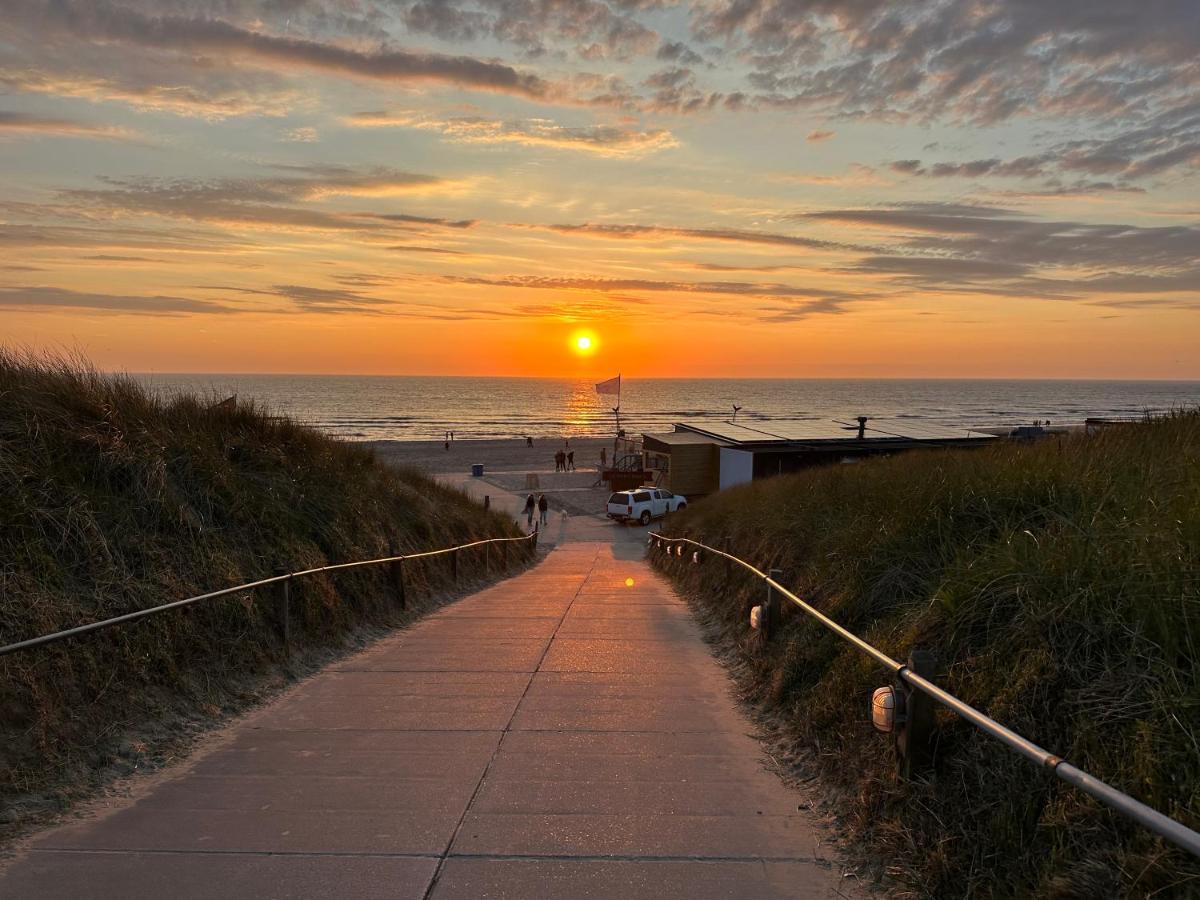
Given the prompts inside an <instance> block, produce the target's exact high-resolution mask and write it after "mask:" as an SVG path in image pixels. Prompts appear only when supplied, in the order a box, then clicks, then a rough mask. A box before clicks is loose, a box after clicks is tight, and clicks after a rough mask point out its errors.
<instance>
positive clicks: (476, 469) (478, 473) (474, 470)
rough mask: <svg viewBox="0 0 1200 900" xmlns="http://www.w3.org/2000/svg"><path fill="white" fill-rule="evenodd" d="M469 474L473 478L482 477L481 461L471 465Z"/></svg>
mask: <svg viewBox="0 0 1200 900" xmlns="http://www.w3.org/2000/svg"><path fill="white" fill-rule="evenodd" d="M471 475H472V476H473V477H475V478H482V477H483V463H475V464H474V465H473V466H471Z"/></svg>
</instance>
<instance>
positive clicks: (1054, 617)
mask: <svg viewBox="0 0 1200 900" xmlns="http://www.w3.org/2000/svg"><path fill="white" fill-rule="evenodd" d="M665 530H666V531H667V533H669V534H676V535H683V536H688V537H692V538H695V539H699V540H703V541H706V542H708V543H717V544H719V542H720V541H722V540H723V539H724V538H726V537H728V538H730V539H731V541H732V548H733V552H735V553H736V554H737V555H740V556H742V557H744V558H746V559H747V560H749V561H751V562H753V563H754V564H755V565H757V566H759V567H760V568H762V569H766V568H767V567H769V566H777V567H779V568H781V569H783V571H784V579H783V580H784V582H785V583H787V584H789V585H792V586H794V589H796V591H797V593H799V594H801V595H802V596H804V597H806V598H809V599H810V600H811V601H812V602H813V603H814V604H815V605H816V606H818V608H820V609H822V610H823V611H825V612H827V613H828V614H830V615H832V616H833V617H834V618H835V619H836V620H837V621H839V622H840V623H842V624H843V625H846V626H848V627H849V628H851V629H852V630H854V631H855V632H857V633H858V634H860V635H862V636H865V637H866V638H867V639H868V640H870V641H871V642H872V643H874V644H876V645H877V646H879V647H881V648H882V649H883V650H885V651H887V652H888V653H889V654H891V655H892V656H893V657H896V658H899V659H903V658H905V656H906V655H907V653H908V652H909V651H910V650H911V649H912V648H914V647H923V648H927V649H929V650H932V651H934V652H935V653H936V655H937V657H938V660H939V667H938V681H939V683H940V684H941V685H942V686H943V687H945V688H947V689H949V690H950V691H951V692H953V693H954V694H957V695H958V696H959V697H961V698H963V699H964V700H966V701H967V702H969V703H971V704H973V705H975V706H977V707H979V708H980V709H982V710H983V711H985V712H986V713H988V714H989V715H991V716H992V717H994V718H996V719H998V720H999V721H1001V722H1002V723H1004V724H1006V725H1008V726H1010V727H1012V728H1014V729H1015V730H1016V731H1018V732H1019V733H1021V734H1023V735H1025V736H1027V737H1029V738H1031V739H1032V740H1034V741H1035V742H1037V743H1040V744H1041V745H1042V746H1044V747H1046V748H1047V749H1048V750H1050V751H1051V752H1054V753H1058V754H1060V755H1062V756H1064V757H1065V758H1067V759H1068V760H1070V761H1071V762H1073V763H1074V764H1076V765H1078V766H1080V767H1082V768H1083V769H1085V770H1087V771H1089V772H1091V773H1093V774H1095V775H1097V776H1099V777H1101V778H1103V779H1105V780H1106V781H1108V782H1110V783H1111V784H1113V785H1115V786H1117V787H1118V788H1120V789H1122V790H1124V791H1126V792H1128V793H1130V794H1132V795H1133V796H1134V797H1137V798H1138V799H1140V800H1142V801H1143V802H1145V803H1148V804H1150V805H1151V806H1153V807H1155V808H1157V809H1159V810H1161V811H1163V812H1165V813H1167V814H1169V815H1171V816H1174V817H1175V818H1177V819H1179V820H1180V821H1182V822H1184V823H1185V824H1187V825H1189V826H1190V827H1192V828H1200V669H1198V668H1197V662H1198V660H1197V650H1198V646H1200V414H1197V413H1196V412H1179V413H1176V414H1174V415H1170V416H1167V417H1164V418H1161V419H1155V420H1152V421H1147V422H1145V423H1144V424H1138V425H1135V426H1129V427H1120V428H1113V429H1111V430H1108V431H1105V432H1103V433H1100V434H1096V435H1092V436H1082V435H1080V436H1077V437H1063V438H1061V439H1050V440H1046V441H1043V442H1041V443H1036V444H1028V445H1019V444H1007V443H1006V444H1003V445H997V446H994V447H989V448H986V449H981V450H975V451H956V452H938V451H929V452H919V453H916V452H914V453H910V454H907V455H901V456H895V457H891V458H886V459H877V460H873V461H869V462H865V463H861V464H859V465H844V466H837V467H830V468H823V469H813V470H810V471H808V472H805V473H801V474H797V475H793V476H784V477H781V478H774V479H769V480H765V481H760V482H754V483H752V484H748V485H745V486H742V487H739V488H736V489H733V490H730V491H727V492H724V493H721V494H719V495H716V496H714V497H712V498H709V499H707V500H705V501H703V502H700V503H696V504H694V505H692V506H690V507H689V508H688V510H687V511H686V512H685V513H683V514H681V515H679V516H678V517H676V518H675V519H674V520H672V521H670V522H668V523H667V525H666V528H665ZM660 564H661V563H660ZM666 568H667V569H668V570H669V571H670V572H671V573H672V574H673V575H674V577H675V578H676V580H677V581H678V582H679V583H680V585H681V587H682V588H683V589H684V590H685V592H686V593H687V595H688V596H689V598H690V599H691V600H692V601H693V602H694V604H695V605H696V607H697V608H698V609H699V610H700V612H701V614H702V615H703V616H704V618H705V619H706V620H707V622H708V623H709V624H710V625H711V626H712V627H713V628H714V629H715V632H716V633H717V634H718V635H719V640H720V642H721V643H722V645H723V646H724V648H725V649H726V650H727V651H728V653H729V657H730V659H731V660H732V661H733V664H734V669H735V671H736V672H737V674H738V675H739V678H740V683H741V686H742V688H743V690H745V691H746V693H747V695H748V696H749V697H750V699H751V701H752V702H754V703H757V704H758V705H759V706H760V708H761V711H762V712H763V714H764V715H765V716H766V717H767V719H768V720H769V721H770V722H771V723H772V725H773V727H775V728H778V729H779V734H780V735H781V738H780V739H781V740H783V741H785V742H786V743H788V744H790V747H791V749H792V750H793V751H794V753H795V758H796V760H797V762H798V764H799V765H800V766H801V767H802V768H807V769H808V770H810V771H817V772H820V773H821V774H823V776H824V779H825V784H826V785H827V786H831V787H834V788H836V789H837V792H838V793H839V794H840V797H841V800H840V802H839V803H838V804H837V806H838V808H839V810H840V812H841V814H842V816H843V821H844V822H845V823H846V825H847V827H848V828H849V830H850V831H851V832H852V833H853V834H854V835H855V836H856V837H858V838H859V839H861V840H862V841H864V842H865V844H866V845H867V846H869V847H871V848H872V850H873V851H875V853H876V855H877V856H878V858H879V859H880V860H881V861H882V863H883V865H885V866H888V867H891V868H892V869H893V870H894V873H895V875H896V877H897V878H898V880H899V882H900V883H901V884H902V885H903V887H904V888H905V889H907V890H908V891H911V892H912V894H913V895H915V896H928V897H945V898H950V897H964V896H966V897H1031V896H1049V897H1080V898H1083V897H1088V898H1092V897H1118V896H1134V897H1148V896H1155V897H1174V896H1200V860H1196V859H1194V858H1192V857H1190V856H1189V855H1188V854H1186V853H1184V852H1182V851H1178V850H1175V849H1174V848H1173V847H1171V846H1170V845H1168V844H1167V843H1166V842H1164V841H1163V840H1161V839H1159V838H1157V837H1155V836H1154V835H1152V834H1151V833H1149V832H1147V831H1146V830H1145V829H1143V828H1142V827H1141V826H1138V825H1136V824H1133V823H1132V822H1129V821H1128V820H1126V819H1124V818H1123V817H1121V816H1118V815H1116V814H1114V813H1110V812H1108V811H1107V810H1106V809H1105V808H1103V807H1101V806H1100V805H1099V804H1098V803H1097V802H1095V801H1093V800H1091V799H1090V798H1088V797H1087V796H1085V795H1084V794H1082V793H1080V792H1078V791H1076V790H1075V789H1073V788H1071V787H1069V786H1067V785H1065V784H1063V783H1061V782H1058V781H1056V780H1055V779H1054V778H1053V777H1051V776H1050V775H1049V774H1047V773H1045V772H1042V771H1039V770H1038V769H1037V768H1036V767H1035V766H1033V765H1031V764H1030V763H1028V762H1026V761H1025V760H1023V759H1021V758H1018V757H1017V756H1016V755H1014V754H1013V753H1011V752H1010V751H1009V750H1007V749H1006V748H1004V747H1003V746H1002V745H1000V744H999V743H998V742H996V741H995V740H993V739H991V738H989V737H987V736H986V735H983V734H981V733H980V732H978V731H976V730H975V729H974V728H973V727H972V726H970V725H968V724H967V723H965V722H963V721H961V720H959V719H958V718H957V717H955V716H953V714H950V713H948V712H941V713H939V723H940V729H939V742H938V747H937V764H936V770H935V773H934V775H933V777H932V778H931V779H930V780H929V781H928V782H926V783H910V784H901V783H898V782H897V781H896V779H895V777H894V775H893V761H892V758H891V756H890V752H889V745H888V743H887V741H886V740H885V739H884V738H883V737H882V736H880V735H877V734H876V733H875V732H874V731H873V730H872V729H871V726H870V724H869V722H868V714H867V702H868V698H869V696H870V691H871V690H872V689H873V688H874V687H877V686H879V685H881V684H885V683H887V681H888V679H887V677H886V675H885V673H883V672H882V671H881V670H880V669H879V668H878V667H877V666H876V665H875V664H874V663H873V662H872V661H871V660H870V659H868V658H867V657H865V656H864V655H863V654H861V653H860V652H859V651H857V650H855V649H853V648H851V647H850V646H848V645H846V644H844V643H843V642H841V641H839V640H838V639H837V638H836V637H834V636H833V635H831V634H829V633H828V632H826V631H825V630H823V629H822V628H821V627H820V626H819V625H817V624H816V623H814V622H813V621H811V620H809V619H807V618H806V617H804V616H802V615H801V614H799V612H798V611H796V614H795V615H791V616H790V617H789V619H788V622H787V625H786V628H785V631H784V633H783V634H782V635H781V637H780V638H779V639H777V640H776V641H775V642H773V643H772V644H771V645H770V646H768V647H766V648H763V647H760V646H758V642H757V641H756V640H755V639H754V638H753V637H752V635H751V634H750V630H749V628H748V624H747V623H748V615H747V609H748V607H749V605H750V604H751V603H757V602H761V597H762V591H763V590H764V589H763V588H761V586H758V585H754V586H752V585H751V583H750V580H749V579H748V578H747V577H746V576H744V575H737V574H734V573H733V571H732V569H731V568H730V567H728V565H727V564H724V563H722V562H720V561H719V560H716V559H709V560H707V561H705V562H704V564H703V565H702V566H699V567H696V566H692V565H690V557H685V561H682V562H681V561H678V560H673V561H672V562H670V563H667V564H666Z"/></svg>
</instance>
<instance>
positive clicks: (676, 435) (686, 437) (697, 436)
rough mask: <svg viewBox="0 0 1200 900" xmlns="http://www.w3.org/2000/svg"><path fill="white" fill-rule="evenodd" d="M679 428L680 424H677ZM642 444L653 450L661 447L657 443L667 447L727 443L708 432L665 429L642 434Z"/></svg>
mask: <svg viewBox="0 0 1200 900" xmlns="http://www.w3.org/2000/svg"><path fill="white" fill-rule="evenodd" d="M675 427H676V429H678V428H679V426H678V425H676V426H675ZM642 439H643V440H642V446H643V447H648V448H649V449H651V450H657V449H659V448H658V447H657V446H655V445H657V444H662V445H663V446H665V447H678V446H680V445H683V444H724V443H726V442H725V441H724V440H722V439H721V438H717V437H713V436H711V435H708V434H702V433H700V432H696V431H679V430H676V431H663V432H655V433H654V434H643V435H642Z"/></svg>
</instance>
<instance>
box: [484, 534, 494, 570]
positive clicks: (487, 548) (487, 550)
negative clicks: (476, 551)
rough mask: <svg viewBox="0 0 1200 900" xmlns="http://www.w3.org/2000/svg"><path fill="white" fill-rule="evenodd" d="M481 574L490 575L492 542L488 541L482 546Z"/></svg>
mask: <svg viewBox="0 0 1200 900" xmlns="http://www.w3.org/2000/svg"><path fill="white" fill-rule="evenodd" d="M483 574H484V575H491V574H492V542H491V541H488V542H487V543H485V544H484V545H483Z"/></svg>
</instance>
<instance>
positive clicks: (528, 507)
mask: <svg viewBox="0 0 1200 900" xmlns="http://www.w3.org/2000/svg"><path fill="white" fill-rule="evenodd" d="M536 505H537V501H536V500H534V499H533V494H530V495H529V496H528V497H526V498H525V522H526V523H527V524H528V525H529V527H530V528H532V527H533V508H534V507H535V506H536Z"/></svg>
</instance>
